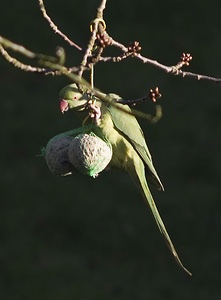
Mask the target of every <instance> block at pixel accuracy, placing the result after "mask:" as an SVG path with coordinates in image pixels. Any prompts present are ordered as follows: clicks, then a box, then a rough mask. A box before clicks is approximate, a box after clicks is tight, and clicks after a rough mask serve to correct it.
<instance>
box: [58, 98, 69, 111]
mask: <svg viewBox="0 0 221 300" xmlns="http://www.w3.org/2000/svg"><path fill="white" fill-rule="evenodd" d="M59 106H60V111H61V112H62V114H63V113H64V112H65V111H68V110H69V104H68V101H66V100H64V99H60V103H59Z"/></svg>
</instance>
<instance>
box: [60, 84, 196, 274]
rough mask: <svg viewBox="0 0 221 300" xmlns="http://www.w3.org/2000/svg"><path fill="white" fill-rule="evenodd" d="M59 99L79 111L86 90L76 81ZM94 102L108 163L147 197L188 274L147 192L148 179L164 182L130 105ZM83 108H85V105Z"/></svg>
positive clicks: (86, 98) (162, 229)
mask: <svg viewBox="0 0 221 300" xmlns="http://www.w3.org/2000/svg"><path fill="white" fill-rule="evenodd" d="M109 96H110V97H111V99H113V102H115V100H117V99H121V97H119V96H118V95H115V94H109ZM60 99H63V100H65V101H67V103H68V106H69V108H70V109H74V111H79V105H80V107H82V104H83V99H84V101H85V103H86V102H87V101H88V97H87V94H84V95H81V94H80V93H79V92H78V90H77V87H76V85H75V84H71V85H69V86H66V87H65V88H64V89H62V91H61V93H60ZM78 99H79V103H78ZM96 105H97V106H99V107H100V110H101V117H100V119H99V122H98V123H97V126H98V127H99V128H100V129H101V131H102V134H103V136H104V137H105V138H106V139H107V140H108V141H109V142H110V143H111V145H112V150H113V156H112V160H111V162H110V166H111V167H113V168H117V169H119V170H122V171H125V172H127V173H129V175H130V176H131V178H132V180H133V181H134V183H135V184H136V185H137V187H138V188H139V189H140V191H141V193H142V195H143V197H144V199H145V200H146V201H147V203H148V205H149V207H150V209H151V211H152V214H153V216H154V218H155V220H156V223H157V225H158V228H159V230H160V232H161V234H162V235H163V237H164V238H165V240H166V243H167V245H168V247H169V249H170V251H171V252H172V254H173V255H174V258H175V259H176V261H177V263H178V265H179V266H180V267H182V268H183V269H184V270H185V271H186V272H187V273H188V274H189V275H191V273H190V272H189V271H188V270H187V269H186V268H185V267H184V266H183V264H182V262H181V261H180V259H179V257H178V254H177V252H176V250H175V248H174V246H173V243H172V241H171V239H170V237H169V234H168V232H167V230H166V228H165V226H164V223H163V221H162V219H161V217H160V214H159V212H158V210H157V207H156V205H155V202H154V200H153V197H152V195H151V193H150V190H149V186H148V183H147V180H148V181H149V182H151V183H153V184H154V185H155V186H156V187H157V188H158V189H161V190H163V185H162V183H161V181H160V179H159V176H158V175H157V172H156V170H155V168H154V166H153V162H152V158H151V155H150V152H149V150H148V147H147V144H146V142H145V138H144V134H143V131H142V129H141V128H140V125H139V123H138V122H137V120H136V118H135V117H134V116H133V114H131V109H130V108H129V106H127V105H123V104H120V103H118V104H116V102H115V105H111V104H110V103H107V102H103V101H100V100H99V99H97V100H96ZM122 107H123V109H124V110H127V111H128V112H129V113H125V112H123V111H122V109H119V108H122ZM84 112H86V109H85V111H84ZM87 113H88V112H87ZM146 177H147V180H146Z"/></svg>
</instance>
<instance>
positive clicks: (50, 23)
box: [38, 0, 82, 51]
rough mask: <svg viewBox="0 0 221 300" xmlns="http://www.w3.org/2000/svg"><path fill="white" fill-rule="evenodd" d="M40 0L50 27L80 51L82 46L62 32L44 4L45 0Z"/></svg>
mask: <svg viewBox="0 0 221 300" xmlns="http://www.w3.org/2000/svg"><path fill="white" fill-rule="evenodd" d="M38 1H39V6H40V10H41V12H42V14H43V17H44V18H45V19H46V20H47V21H48V23H49V25H50V27H51V28H52V29H53V31H54V32H55V33H56V34H58V35H60V36H61V37H62V38H63V39H64V40H65V41H66V42H68V43H69V45H70V46H72V47H75V48H77V49H78V50H79V51H82V48H81V47H80V46H78V45H77V44H76V43H74V42H73V41H71V40H70V39H69V38H68V37H67V36H66V35H65V34H64V33H62V32H61V31H60V30H59V29H58V27H57V26H56V25H55V23H54V22H53V21H52V20H51V18H50V17H49V15H48V14H47V12H46V9H45V6H44V2H43V0H38Z"/></svg>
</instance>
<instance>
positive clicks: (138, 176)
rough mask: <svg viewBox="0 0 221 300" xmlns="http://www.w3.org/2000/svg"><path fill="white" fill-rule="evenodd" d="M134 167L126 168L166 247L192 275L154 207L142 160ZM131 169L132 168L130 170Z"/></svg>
mask: <svg viewBox="0 0 221 300" xmlns="http://www.w3.org/2000/svg"><path fill="white" fill-rule="evenodd" d="M133 165H134V168H130V170H128V172H129V174H130V175H131V177H132V179H133V180H134V181H135V183H136V185H137V186H138V187H139V189H140V190H141V192H142V194H143V196H144V198H145V200H146V201H147V203H148V204H149V207H150V209H151V211H152V214H153V216H154V219H155V220H156V223H157V226H158V228H159V230H160V232H161V234H162V235H163V237H164V239H165V241H166V244H167V246H168V248H169V249H170V251H171V253H172V254H173V256H174V258H175V260H176V262H177V264H178V265H179V266H180V267H181V268H182V269H183V270H184V271H185V272H186V273H187V274H188V275H190V276H192V273H191V272H190V271H189V270H187V269H186V268H185V267H184V265H183V264H182V262H181V260H180V258H179V256H178V254H177V252H176V249H175V247H174V245H173V243H172V241H171V238H170V236H169V234H168V232H167V230H166V227H165V225H164V223H163V220H162V219H161V216H160V213H159V211H158V209H157V207H156V204H155V202H154V199H153V197H152V195H151V193H150V190H149V187H148V185H147V182H146V178H145V170H144V165H143V162H142V161H141V160H140V161H139V162H138V163H136V164H133ZM132 169H133V170H132Z"/></svg>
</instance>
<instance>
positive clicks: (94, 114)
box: [88, 100, 101, 124]
mask: <svg viewBox="0 0 221 300" xmlns="http://www.w3.org/2000/svg"><path fill="white" fill-rule="evenodd" d="M88 108H89V109H90V112H89V116H90V117H91V119H93V120H94V122H95V124H98V122H99V119H100V117H101V110H100V107H98V106H97V105H95V104H94V102H92V101H91V100H90V101H88Z"/></svg>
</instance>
